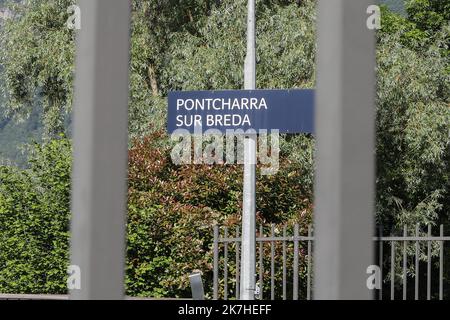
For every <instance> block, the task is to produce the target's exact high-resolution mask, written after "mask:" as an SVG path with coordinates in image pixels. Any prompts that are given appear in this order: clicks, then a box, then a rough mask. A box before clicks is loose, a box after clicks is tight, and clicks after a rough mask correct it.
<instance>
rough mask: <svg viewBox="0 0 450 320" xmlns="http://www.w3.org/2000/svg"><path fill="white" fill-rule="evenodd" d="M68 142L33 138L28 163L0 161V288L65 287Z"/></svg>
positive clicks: (53, 289)
mask: <svg viewBox="0 0 450 320" xmlns="http://www.w3.org/2000/svg"><path fill="white" fill-rule="evenodd" d="M71 157H72V153H71V147H70V142H69V141H68V140H66V139H64V138H61V139H58V140H53V141H51V142H49V143H47V144H45V145H42V146H41V145H39V144H35V145H34V148H33V151H32V153H31V154H30V159H29V162H30V164H31V168H30V169H18V168H15V167H8V166H0V292H3V293H53V294H56V293H65V292H66V281H65V278H66V270H67V265H68V255H69V252H68V239H69V221H70V215H69V211H70V205H69V203H70V167H71V162H72V160H71Z"/></svg>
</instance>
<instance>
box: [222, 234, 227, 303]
mask: <svg viewBox="0 0 450 320" xmlns="http://www.w3.org/2000/svg"><path fill="white" fill-rule="evenodd" d="M224 236H225V238H227V237H228V228H227V227H225V229H224ZM223 299H224V300H228V242H225V243H224V257H223Z"/></svg>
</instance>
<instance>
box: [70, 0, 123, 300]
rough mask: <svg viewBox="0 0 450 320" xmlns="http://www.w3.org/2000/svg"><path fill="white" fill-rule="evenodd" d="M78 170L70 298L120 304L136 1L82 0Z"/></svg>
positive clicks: (76, 115) (76, 118)
mask: <svg viewBox="0 0 450 320" xmlns="http://www.w3.org/2000/svg"><path fill="white" fill-rule="evenodd" d="M79 4H80V8H81V13H82V19H83V21H82V26H81V30H80V32H79V34H78V35H77V61H76V79H75V101H74V102H75V104H74V165H73V172H72V213H73V217H72V222H71V231H72V237H71V264H72V265H75V266H77V267H79V270H80V271H81V274H80V276H81V277H80V279H81V281H80V283H81V288H79V289H78V288H75V289H72V290H71V292H70V297H71V298H72V299H122V298H123V297H124V269H125V212H126V178H127V174H126V172H127V158H128V156H127V154H128V153H127V151H128V150H127V142H128V135H127V124H128V121H127V116H128V72H129V68H128V66H129V41H130V2H129V1H123V0H80V1H79Z"/></svg>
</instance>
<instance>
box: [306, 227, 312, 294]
mask: <svg viewBox="0 0 450 320" xmlns="http://www.w3.org/2000/svg"><path fill="white" fill-rule="evenodd" d="M308 238H311V225H308ZM311 259H312V256H311V240H308V270H307V272H308V273H307V280H306V281H307V282H306V283H307V284H306V286H307V287H306V299H307V300H311Z"/></svg>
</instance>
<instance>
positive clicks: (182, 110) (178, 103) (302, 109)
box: [167, 89, 314, 134]
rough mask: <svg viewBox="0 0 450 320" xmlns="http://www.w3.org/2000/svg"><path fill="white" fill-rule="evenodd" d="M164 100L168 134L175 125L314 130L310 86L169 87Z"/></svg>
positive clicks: (196, 129)
mask: <svg viewBox="0 0 450 320" xmlns="http://www.w3.org/2000/svg"><path fill="white" fill-rule="evenodd" d="M168 100H169V101H168V102H169V103H168V104H169V110H168V123H167V130H168V132H169V134H171V133H173V132H174V131H175V130H177V129H185V130H188V131H189V132H190V133H194V132H205V131H207V130H209V129H218V130H220V131H221V132H222V133H226V130H237V129H242V130H244V131H247V130H248V129H253V130H255V131H259V130H268V131H269V130H274V129H277V130H279V132H280V133H313V132H314V90H309V89H307V90H303V89H301V90H300V89H292V90H224V91H173V92H169V97H168ZM199 130H201V131H199Z"/></svg>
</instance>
